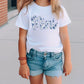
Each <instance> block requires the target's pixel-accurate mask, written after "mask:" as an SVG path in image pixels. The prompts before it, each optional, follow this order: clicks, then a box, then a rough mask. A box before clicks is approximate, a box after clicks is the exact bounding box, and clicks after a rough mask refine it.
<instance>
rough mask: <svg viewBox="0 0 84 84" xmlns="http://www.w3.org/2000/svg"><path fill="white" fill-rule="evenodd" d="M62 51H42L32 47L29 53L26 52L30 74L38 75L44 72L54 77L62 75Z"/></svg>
mask: <svg viewBox="0 0 84 84" xmlns="http://www.w3.org/2000/svg"><path fill="white" fill-rule="evenodd" d="M62 53H63V52H59V53H55V52H41V51H37V50H35V49H34V48H31V49H30V51H29V53H28V52H27V53H26V57H27V64H28V66H29V70H30V75H31V76H36V75H39V74H41V73H44V74H45V75H47V76H52V77H54V76H56V77H59V76H61V75H62V74H63V59H62Z"/></svg>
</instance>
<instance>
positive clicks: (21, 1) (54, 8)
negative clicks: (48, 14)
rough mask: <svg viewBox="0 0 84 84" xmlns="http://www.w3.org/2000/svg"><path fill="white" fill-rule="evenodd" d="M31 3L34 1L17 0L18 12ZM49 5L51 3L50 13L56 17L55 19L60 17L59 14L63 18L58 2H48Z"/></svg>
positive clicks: (51, 0) (52, 0) (54, 0)
mask: <svg viewBox="0 0 84 84" xmlns="http://www.w3.org/2000/svg"><path fill="white" fill-rule="evenodd" d="M32 1H35V0H17V9H18V12H20V11H21V9H22V8H24V7H25V6H26V8H27V6H28V5H29V4H30V3H31V2H32ZM49 1H50V3H51V7H52V13H55V14H56V15H57V18H58V19H59V16H60V12H61V13H62V16H63V10H62V8H61V6H60V1H59V0H49Z"/></svg>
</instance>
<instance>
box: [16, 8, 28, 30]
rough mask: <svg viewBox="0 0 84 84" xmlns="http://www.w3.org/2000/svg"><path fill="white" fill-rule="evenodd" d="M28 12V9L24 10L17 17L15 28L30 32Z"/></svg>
mask: <svg viewBox="0 0 84 84" xmlns="http://www.w3.org/2000/svg"><path fill="white" fill-rule="evenodd" d="M26 11H27V8H26V7H24V8H22V10H21V11H20V13H19V14H18V16H17V19H16V23H15V26H17V27H19V28H20V27H21V28H22V29H24V30H28V28H29V27H28V24H29V20H28V19H29V18H28V11H27V12H26Z"/></svg>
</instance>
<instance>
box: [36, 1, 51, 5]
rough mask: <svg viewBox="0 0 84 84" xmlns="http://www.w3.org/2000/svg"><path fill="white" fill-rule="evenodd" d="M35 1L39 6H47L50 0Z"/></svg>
mask: <svg viewBox="0 0 84 84" xmlns="http://www.w3.org/2000/svg"><path fill="white" fill-rule="evenodd" d="M35 2H36V3H37V4H38V5H40V6H48V5H50V1H49V0H36V1H35Z"/></svg>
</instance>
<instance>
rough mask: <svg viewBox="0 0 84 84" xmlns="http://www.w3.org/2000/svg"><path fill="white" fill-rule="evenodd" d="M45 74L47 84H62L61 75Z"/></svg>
mask: <svg viewBox="0 0 84 84" xmlns="http://www.w3.org/2000/svg"><path fill="white" fill-rule="evenodd" d="M45 76H46V81H47V84H62V76H59V77H56V76H54V77H52V76H47V75H45Z"/></svg>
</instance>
